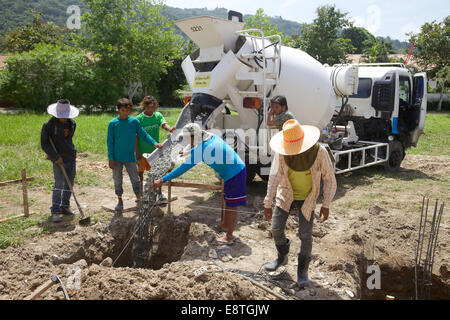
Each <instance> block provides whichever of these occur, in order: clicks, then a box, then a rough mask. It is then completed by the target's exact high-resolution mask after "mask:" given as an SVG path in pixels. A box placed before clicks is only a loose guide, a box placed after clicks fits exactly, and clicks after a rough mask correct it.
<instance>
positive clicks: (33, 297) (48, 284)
mask: <svg viewBox="0 0 450 320" xmlns="http://www.w3.org/2000/svg"><path fill="white" fill-rule="evenodd" d="M55 280H56V279H55ZM56 282H58V281H54V279H53V278H52V279H50V280H48V281H46V282H45V283H44V284H42V285H41V286H40V287H39V288H37V289H36V290H34V292H33V293H32V294H30V295H29V296H28V297H26V298H25V300H36V299H37V298H39V296H40V295H41V294H43V293H44V292H45V291H47V290H48V289H50V288H51V287H52V286H53V285H54V284H56Z"/></svg>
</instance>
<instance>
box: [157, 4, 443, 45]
mask: <svg viewBox="0 0 450 320" xmlns="http://www.w3.org/2000/svg"><path fill="white" fill-rule="evenodd" d="M165 4H166V5H168V6H171V7H178V8H208V9H215V8H217V7H219V8H226V9H228V10H234V11H238V12H241V13H243V14H251V15H252V14H255V13H256V10H258V9H259V8H262V9H263V10H264V13H265V14H267V15H268V16H271V17H273V16H281V17H282V18H283V19H285V20H292V21H296V22H299V23H311V22H313V20H314V19H315V18H316V17H317V14H316V9H317V7H319V6H321V5H326V4H329V5H333V4H334V5H335V6H336V8H337V9H339V10H340V11H341V12H345V13H348V15H347V17H348V18H350V19H351V20H352V21H353V22H354V24H355V25H356V26H358V27H364V28H366V29H367V30H369V31H370V32H371V33H372V34H374V35H375V36H377V37H378V36H382V37H387V36H389V37H391V39H398V40H400V41H407V40H408V37H407V36H406V35H405V33H407V32H414V33H417V32H419V31H420V27H421V26H422V25H423V24H424V23H426V22H432V21H436V22H441V21H443V20H444V18H445V17H446V16H447V15H450V1H449V0H421V1H419V0H398V1H395V0H334V1H329V0H328V1H327V0H278V1H276V0H257V1H255V0H246V1H243V0H166V1H165Z"/></svg>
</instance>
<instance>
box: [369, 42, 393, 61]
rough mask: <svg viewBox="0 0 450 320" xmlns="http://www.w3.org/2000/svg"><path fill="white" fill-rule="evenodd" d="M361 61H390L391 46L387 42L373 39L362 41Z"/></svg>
mask: <svg viewBox="0 0 450 320" xmlns="http://www.w3.org/2000/svg"><path fill="white" fill-rule="evenodd" d="M363 45H364V49H363V56H362V58H363V61H364V62H369V63H381V62H390V59H389V53H390V50H392V46H391V45H390V44H389V43H386V42H384V41H381V40H378V39H375V42H372V40H366V41H364V44H363Z"/></svg>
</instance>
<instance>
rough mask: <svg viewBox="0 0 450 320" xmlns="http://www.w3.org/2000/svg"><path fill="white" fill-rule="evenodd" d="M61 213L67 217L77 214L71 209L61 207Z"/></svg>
mask: <svg viewBox="0 0 450 320" xmlns="http://www.w3.org/2000/svg"><path fill="white" fill-rule="evenodd" d="M61 213H62V214H63V215H65V216H73V215H74V214H75V213H73V211H72V210H70V207H61Z"/></svg>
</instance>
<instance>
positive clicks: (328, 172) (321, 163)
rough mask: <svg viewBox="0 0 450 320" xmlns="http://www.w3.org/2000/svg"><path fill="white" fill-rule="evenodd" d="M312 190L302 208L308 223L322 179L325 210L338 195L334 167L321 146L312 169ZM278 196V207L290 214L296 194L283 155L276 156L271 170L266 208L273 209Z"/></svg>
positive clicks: (265, 201) (265, 200)
mask: <svg viewBox="0 0 450 320" xmlns="http://www.w3.org/2000/svg"><path fill="white" fill-rule="evenodd" d="M310 170H311V177H312V190H311V193H310V194H309V195H308V196H307V197H306V199H305V202H304V203H303V206H302V209H301V210H302V213H303V216H304V217H305V218H306V220H307V221H310V219H311V213H312V212H313V211H314V209H315V208H316V201H317V198H318V197H319V193H320V179H321V178H322V179H323V182H324V185H323V202H322V206H323V207H324V208H329V207H330V204H331V201H332V200H333V197H334V195H335V193H336V177H335V175H334V166H333V163H332V162H331V159H330V156H329V154H328V152H327V150H326V149H325V148H324V147H323V146H320V148H319V151H318V152H317V158H316V160H315V161H314V163H313V165H312V167H311V169H310ZM275 194H276V205H277V207H280V208H281V209H283V210H284V211H287V212H289V211H290V209H291V204H292V202H293V201H294V192H293V190H292V186H291V183H290V182H289V177H288V166H287V164H286V162H285V161H284V157H283V155H280V154H278V153H276V154H275V155H274V158H273V161H272V166H271V168H270V176H269V183H268V185H267V195H266V198H265V199H264V207H265V208H271V207H272V200H273V198H274V197H275Z"/></svg>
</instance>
